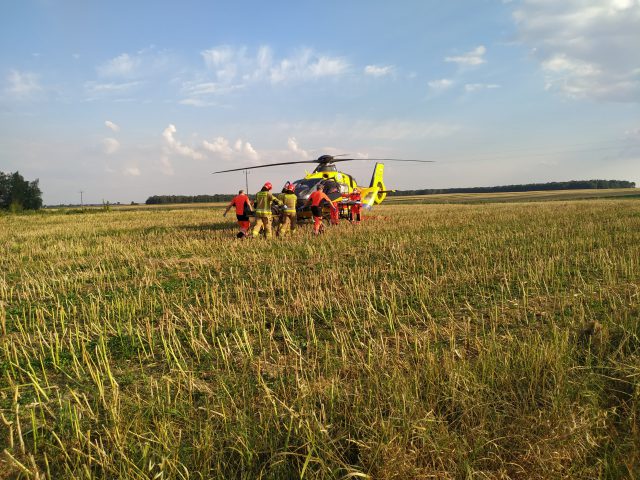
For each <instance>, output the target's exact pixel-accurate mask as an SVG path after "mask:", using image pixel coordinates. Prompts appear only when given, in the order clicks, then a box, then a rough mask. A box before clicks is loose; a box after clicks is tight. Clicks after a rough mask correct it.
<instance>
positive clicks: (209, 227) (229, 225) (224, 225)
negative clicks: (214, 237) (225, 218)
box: [177, 222, 236, 232]
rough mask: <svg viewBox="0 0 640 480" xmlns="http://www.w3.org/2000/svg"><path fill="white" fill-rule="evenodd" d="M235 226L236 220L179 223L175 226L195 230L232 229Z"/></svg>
mask: <svg viewBox="0 0 640 480" xmlns="http://www.w3.org/2000/svg"><path fill="white" fill-rule="evenodd" d="M235 227H236V222H233V223H231V222H223V223H201V224H199V225H179V226H178V227H177V228H179V229H180V230H189V231H192V232H193V231H195V232H206V231H212V232H213V231H217V230H233V229H234V228H235Z"/></svg>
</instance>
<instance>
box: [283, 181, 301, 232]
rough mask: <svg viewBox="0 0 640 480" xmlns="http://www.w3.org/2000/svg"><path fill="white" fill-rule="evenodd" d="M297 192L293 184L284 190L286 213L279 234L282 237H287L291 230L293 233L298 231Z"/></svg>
mask: <svg viewBox="0 0 640 480" xmlns="http://www.w3.org/2000/svg"><path fill="white" fill-rule="evenodd" d="M295 191H296V186H295V185H294V184H293V183H288V184H287V185H286V186H285V188H284V195H283V197H282V203H284V212H283V213H282V223H281V224H280V232H279V234H280V236H281V237H286V236H287V233H289V230H291V233H293V232H295V231H296V224H297V223H298V217H297V215H296V204H297V202H298V197H296V194H295Z"/></svg>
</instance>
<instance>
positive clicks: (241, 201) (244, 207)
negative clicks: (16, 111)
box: [222, 190, 253, 238]
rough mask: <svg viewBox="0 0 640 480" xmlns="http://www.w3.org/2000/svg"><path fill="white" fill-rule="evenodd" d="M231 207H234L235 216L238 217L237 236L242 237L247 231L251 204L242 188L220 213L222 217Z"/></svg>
mask: <svg viewBox="0 0 640 480" xmlns="http://www.w3.org/2000/svg"><path fill="white" fill-rule="evenodd" d="M231 207H236V218H237V219H238V225H239V226H240V233H239V234H238V238H243V237H244V236H245V235H247V233H248V232H249V227H250V226H251V223H250V222H249V215H248V214H249V213H250V212H251V209H252V208H253V206H252V205H251V200H249V197H248V196H247V194H246V193H244V190H240V191H239V192H238V195H236V196H235V197H233V200H231V203H229V205H228V206H227V209H226V210H225V211H224V213H223V214H222V216H223V217H226V216H227V213H228V212H229V210H231Z"/></svg>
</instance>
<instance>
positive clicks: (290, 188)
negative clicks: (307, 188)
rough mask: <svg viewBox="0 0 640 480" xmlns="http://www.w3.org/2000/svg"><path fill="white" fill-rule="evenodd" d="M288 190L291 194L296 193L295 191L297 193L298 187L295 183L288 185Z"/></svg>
mask: <svg viewBox="0 0 640 480" xmlns="http://www.w3.org/2000/svg"><path fill="white" fill-rule="evenodd" d="M287 188H288V189H289V190H290V191H291V192H295V191H296V185H295V183H290V184H289V185H287Z"/></svg>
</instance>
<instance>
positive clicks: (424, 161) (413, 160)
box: [331, 158, 435, 163]
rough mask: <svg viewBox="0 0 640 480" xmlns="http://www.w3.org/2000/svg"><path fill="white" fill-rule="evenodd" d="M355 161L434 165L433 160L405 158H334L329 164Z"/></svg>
mask: <svg viewBox="0 0 640 480" xmlns="http://www.w3.org/2000/svg"><path fill="white" fill-rule="evenodd" d="M355 160H367V161H374V162H416V163H435V160H415V159H406V158H336V159H335V160H333V161H332V162H331V163H335V162H351V161H355Z"/></svg>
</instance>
